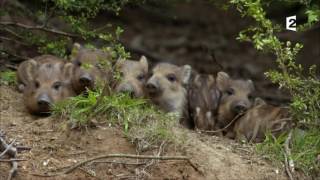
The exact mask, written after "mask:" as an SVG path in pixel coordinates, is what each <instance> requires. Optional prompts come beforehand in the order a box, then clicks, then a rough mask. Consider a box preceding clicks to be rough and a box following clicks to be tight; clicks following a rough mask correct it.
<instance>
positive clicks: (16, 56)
mask: <svg viewBox="0 0 320 180" xmlns="http://www.w3.org/2000/svg"><path fill="white" fill-rule="evenodd" d="M0 52H2V53H5V54H7V55H9V56H12V57H15V58H17V59H21V60H28V59H30V58H29V57H27V56H20V55H17V54H13V53H11V52H9V51H6V50H2V49H1V50H0Z"/></svg>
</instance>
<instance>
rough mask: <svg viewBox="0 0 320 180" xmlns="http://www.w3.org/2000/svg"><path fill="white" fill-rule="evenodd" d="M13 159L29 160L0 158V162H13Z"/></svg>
mask: <svg viewBox="0 0 320 180" xmlns="http://www.w3.org/2000/svg"><path fill="white" fill-rule="evenodd" d="M12 161H27V160H26V159H14V158H11V159H0V162H12Z"/></svg>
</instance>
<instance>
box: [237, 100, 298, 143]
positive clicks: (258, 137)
mask: <svg viewBox="0 0 320 180" xmlns="http://www.w3.org/2000/svg"><path fill="white" fill-rule="evenodd" d="M291 124H292V121H291V117H290V113H289V109H288V108H287V107H277V106H273V105H269V104H267V103H266V102H265V101H264V100H262V99H261V98H256V99H255V102H254V106H253V107H252V108H251V109H249V110H248V111H247V112H246V113H245V114H244V115H243V116H242V117H241V118H240V119H238V120H237V122H236V123H235V126H234V132H235V134H236V139H237V140H241V141H242V140H245V141H250V142H262V141H264V139H265V135H266V134H267V133H268V132H270V133H271V134H272V135H274V136H275V137H277V136H279V135H280V134H281V133H284V132H286V131H288V130H289V128H290V126H291Z"/></svg>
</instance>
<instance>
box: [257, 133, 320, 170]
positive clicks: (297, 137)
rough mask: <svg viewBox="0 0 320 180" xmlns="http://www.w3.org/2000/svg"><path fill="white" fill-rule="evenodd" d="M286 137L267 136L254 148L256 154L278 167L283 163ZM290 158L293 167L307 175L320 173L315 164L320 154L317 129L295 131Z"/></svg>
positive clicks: (319, 168)
mask: <svg viewBox="0 0 320 180" xmlns="http://www.w3.org/2000/svg"><path fill="white" fill-rule="evenodd" d="M286 138H287V136H286V135H282V136H280V137H278V138H273V137H272V135H270V134H269V135H267V137H266V140H265V141H264V142H263V143H261V144H258V145H257V146H256V149H257V152H258V153H259V154H261V155H263V156H265V157H267V158H268V159H270V160H271V161H272V162H273V163H275V164H276V165H278V166H281V164H282V163H281V162H284V160H285V158H284V146H283V144H284V142H285V140H286ZM290 149H291V158H292V159H293V161H294V164H295V167H296V168H298V169H300V170H302V171H303V172H304V173H306V174H307V175H311V176H312V175H315V174H317V173H319V172H320V167H319V165H318V164H317V162H316V158H317V155H318V154H320V131H319V129H317V128H314V129H309V130H307V131H302V130H299V129H295V130H294V131H293V134H292V141H291V146H290Z"/></svg>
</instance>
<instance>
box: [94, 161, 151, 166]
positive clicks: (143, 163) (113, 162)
mask: <svg viewBox="0 0 320 180" xmlns="http://www.w3.org/2000/svg"><path fill="white" fill-rule="evenodd" d="M91 163H92V164H99V163H110V164H125V165H135V166H141V165H145V164H146V163H145V162H141V163H131V162H118V161H92V162H91Z"/></svg>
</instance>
